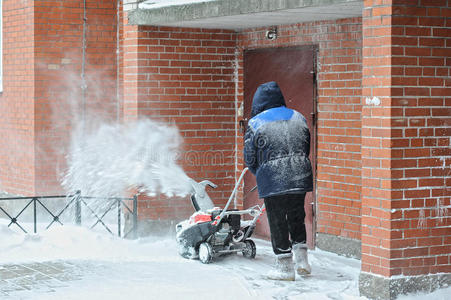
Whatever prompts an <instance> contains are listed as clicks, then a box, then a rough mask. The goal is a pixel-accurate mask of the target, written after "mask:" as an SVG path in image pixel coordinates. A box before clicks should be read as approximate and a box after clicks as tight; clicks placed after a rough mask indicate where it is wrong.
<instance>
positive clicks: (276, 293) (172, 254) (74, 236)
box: [0, 224, 451, 300]
mask: <svg viewBox="0 0 451 300" xmlns="http://www.w3.org/2000/svg"><path fill="white" fill-rule="evenodd" d="M256 243H257V256H256V258H255V259H253V260H252V259H247V258H244V257H243V256H242V255H229V256H225V257H220V258H217V259H215V260H214V261H213V262H212V263H211V264H208V265H204V264H202V263H200V262H199V261H198V260H186V259H183V258H181V257H180V256H178V254H177V248H176V243H175V241H174V239H173V238H171V237H165V238H161V237H149V238H145V239H140V240H137V241H129V240H120V239H118V238H114V237H112V236H109V235H104V234H99V233H94V232H91V231H88V230H87V229H84V228H77V227H70V226H67V227H60V228H55V229H51V230H49V231H47V232H44V233H42V234H40V235H25V234H20V233H17V232H13V231H11V230H10V229H9V228H7V227H6V226H5V225H2V224H0V299H5V300H9V299H14V300H15V299H24V300H25V299H33V300H34V299H45V300H47V299H55V300H56V299H58V300H59V299H77V300H78V299H84V300H89V299H106V300H109V299H124V298H129V299H134V300H139V299H210V298H215V299H366V298H364V297H359V292H358V276H359V272H360V261H358V260H355V259H350V258H345V257H341V256H338V255H335V254H332V253H328V252H324V251H321V250H315V251H311V252H310V261H311V263H312V266H313V272H312V274H311V275H310V276H307V277H299V278H297V279H296V281H295V282H278V281H271V280H267V279H265V278H264V277H263V275H264V274H265V273H266V272H267V271H268V270H269V269H270V267H271V265H272V262H273V257H272V250H271V247H270V244H269V243H268V242H267V241H263V240H256ZM447 290H448V292H449V291H451V290H449V289H447ZM434 295H435V297H434V298H429V297H426V298H425V297H423V296H416V297H408V298H406V299H446V298H445V297H444V295H446V294H444V293H443V292H442V293H439V294H434ZM440 295H442V297H443V298H440ZM431 296H432V294H431Z"/></svg>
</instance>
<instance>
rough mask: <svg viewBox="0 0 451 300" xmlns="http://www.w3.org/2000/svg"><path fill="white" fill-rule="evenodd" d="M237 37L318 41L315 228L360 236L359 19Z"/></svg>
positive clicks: (257, 44) (284, 42)
mask: <svg viewBox="0 0 451 300" xmlns="http://www.w3.org/2000/svg"><path fill="white" fill-rule="evenodd" d="M266 29H267V28H260V29H255V30H246V31H244V32H242V33H241V34H240V35H239V47H240V49H241V50H245V49H249V48H250V49H253V48H262V47H288V46H295V45H306V44H307V45H311V44H313V45H318V49H319V52H318V77H317V78H318V85H317V89H318V99H317V108H318V123H317V124H318V125H317V127H318V145H317V150H318V155H317V156H318V157H317V168H318V169H317V185H316V194H317V203H318V206H317V207H318V212H317V213H318V215H317V222H318V223H317V226H318V228H317V231H318V232H322V233H329V234H334V235H338V236H344V237H349V238H354V239H359V238H360V205H361V203H360V192H361V180H360V176H361V163H360V134H361V130H360V127H361V116H360V114H361V77H362V73H361V70H362V61H361V55H362V53H361V47H362V26H361V19H360V18H353V19H344V20H338V21H323V22H313V23H302V24H295V25H288V26H279V28H278V35H279V37H278V38H277V40H275V41H269V40H267V39H265V31H266Z"/></svg>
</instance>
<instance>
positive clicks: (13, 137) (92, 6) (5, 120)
mask: <svg viewBox="0 0 451 300" xmlns="http://www.w3.org/2000/svg"><path fill="white" fill-rule="evenodd" d="M86 4H87V5H86V12H87V14H86V17H87V27H86V33H87V35H86V36H87V39H86V65H85V74H86V75H85V76H86V82H87V91H86V109H85V112H86V115H90V114H91V115H92V114H95V116H96V119H97V120H98V119H102V120H104V119H111V118H113V119H114V118H116V111H117V94H116V86H117V72H116V70H117V64H116V46H117V45H116V42H117V36H116V35H117V31H116V29H117V15H116V1H112V0H101V1H87V2H86ZM3 12H4V19H3V24H4V44H3V45H4V60H3V62H4V72H3V74H4V75H3V76H4V77H3V82H4V92H3V94H2V95H1V96H0V97H1V102H0V103H1V104H0V105H1V107H0V108H1V109H0V138H1V140H2V145H6V146H5V147H3V146H2V147H0V148H1V149H0V170H1V171H0V184H1V189H2V190H5V191H8V192H11V193H15V194H54V193H60V192H61V187H60V184H59V179H60V177H61V175H62V174H63V172H64V170H65V167H66V157H65V156H66V154H67V151H68V148H69V140H70V135H71V129H72V128H73V125H74V124H75V123H77V122H79V120H80V115H81V111H83V109H82V107H81V105H80V103H82V101H81V99H82V97H81V86H82V80H81V72H82V48H83V47H82V45H83V17H84V10H83V0H76V1H75V0H74V1H64V0H57V1H4V3H3Z"/></svg>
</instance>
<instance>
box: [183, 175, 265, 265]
mask: <svg viewBox="0 0 451 300" xmlns="http://www.w3.org/2000/svg"><path fill="white" fill-rule="evenodd" d="M247 170H248V169H247V168H245V169H244V170H243V172H242V173H241V175H240V178H239V179H238V181H237V183H236V184H235V188H234V189H233V192H232V194H231V195H230V197H229V200H228V201H227V203H226V205H225V207H224V208H223V209H220V208H219V207H215V206H214V204H213V202H212V201H211V199H210V197H209V196H208V194H207V192H206V191H205V188H206V187H207V186H210V187H212V188H216V187H217V186H216V185H215V184H214V183H212V182H211V181H208V180H204V181H202V182H196V181H194V180H192V179H191V185H192V187H193V190H192V193H191V202H192V204H193V206H194V209H195V210H196V212H195V213H194V214H193V215H192V216H191V217H190V218H189V219H188V220H185V221H183V222H180V223H178V224H177V225H176V240H177V246H178V251H179V254H180V255H181V256H182V257H184V258H189V259H196V258H198V259H199V260H200V261H201V262H202V263H204V264H208V263H210V262H211V261H212V260H213V258H215V257H218V256H221V255H226V254H231V253H242V254H243V256H244V257H247V258H254V257H255V254H256V247H255V243H254V241H252V240H251V239H250V237H251V236H252V233H253V232H254V229H255V226H256V224H257V220H258V219H259V217H260V216H261V215H262V214H263V212H264V210H265V208H264V205H263V206H261V207H260V206H259V205H255V206H253V207H250V208H248V209H245V210H237V209H230V210H229V209H228V208H229V206H230V204H231V202H232V199H233V198H234V196H235V194H236V191H237V190H238V187H239V185H240V183H241V181H242V179H243V177H244V174H246V172H247ZM245 215H249V216H251V219H250V220H242V216H245Z"/></svg>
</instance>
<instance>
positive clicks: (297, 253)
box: [293, 244, 312, 275]
mask: <svg viewBox="0 0 451 300" xmlns="http://www.w3.org/2000/svg"><path fill="white" fill-rule="evenodd" d="M293 252H294V262H295V265H296V273H298V275H308V274H310V273H311V272H312V267H311V266H310V264H309V263H308V257H307V245H306V244H296V245H293Z"/></svg>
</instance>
